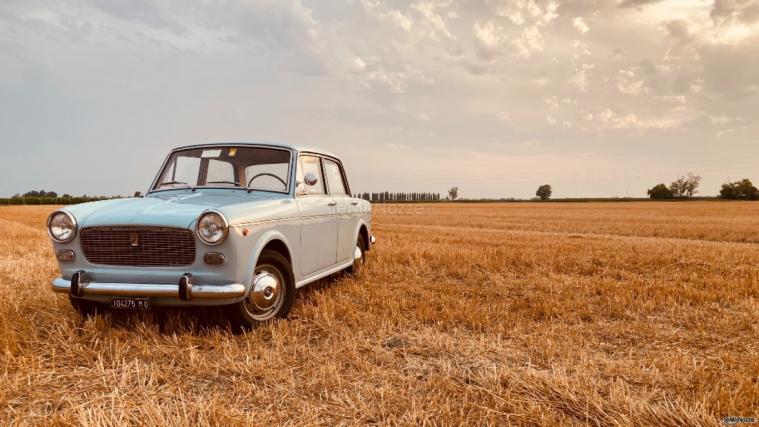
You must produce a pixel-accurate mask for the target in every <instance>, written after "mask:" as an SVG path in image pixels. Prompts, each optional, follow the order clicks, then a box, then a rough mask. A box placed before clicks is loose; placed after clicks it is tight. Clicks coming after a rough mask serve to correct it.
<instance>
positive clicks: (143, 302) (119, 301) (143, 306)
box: [111, 298, 150, 310]
mask: <svg viewBox="0 0 759 427" xmlns="http://www.w3.org/2000/svg"><path fill="white" fill-rule="evenodd" d="M111 308H120V309H127V310H150V300H149V299H147V298H114V299H112V300H111Z"/></svg>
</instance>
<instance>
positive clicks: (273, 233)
mask: <svg viewBox="0 0 759 427" xmlns="http://www.w3.org/2000/svg"><path fill="white" fill-rule="evenodd" d="M273 240H280V241H281V242H282V243H284V244H285V247H287V252H288V253H289V254H290V264H291V265H290V268H291V270H292V274H293V277H294V278H297V277H298V265H299V264H298V256H297V254H296V253H295V251H293V245H292V244H291V243H290V241H289V240H288V239H287V237H285V235H284V234H282V233H281V232H280V231H279V230H275V229H270V230H267V231H265V232H264V233H263V234H262V235H261V237H260V238H259V239H258V241H257V242H256V245H255V246H254V247H253V251H251V254H250V257H249V259H248V267H247V269H246V270H245V271H246V276H245V279H244V284H245V286H246V287H247V288H248V289H250V286H251V284H252V283H253V272H254V271H255V269H256V264H258V258H260V257H261V252H263V250H264V247H266V245H267V244H269V242H271V241H273Z"/></svg>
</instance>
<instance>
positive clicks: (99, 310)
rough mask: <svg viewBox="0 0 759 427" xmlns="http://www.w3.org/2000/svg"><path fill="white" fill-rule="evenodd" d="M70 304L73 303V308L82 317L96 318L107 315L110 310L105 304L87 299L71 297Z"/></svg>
mask: <svg viewBox="0 0 759 427" xmlns="http://www.w3.org/2000/svg"><path fill="white" fill-rule="evenodd" d="M69 302H71V307H73V308H74V310H76V312H77V313H79V314H80V315H81V316H82V317H94V316H97V315H98V314H103V313H105V312H106V310H107V309H108V307H107V306H106V305H105V304H102V303H99V302H95V301H87V300H86V299H81V298H76V297H72V296H71V295H69Z"/></svg>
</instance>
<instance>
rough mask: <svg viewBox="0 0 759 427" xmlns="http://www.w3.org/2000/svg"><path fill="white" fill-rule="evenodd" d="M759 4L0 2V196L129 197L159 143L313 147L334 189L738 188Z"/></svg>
mask: <svg viewBox="0 0 759 427" xmlns="http://www.w3.org/2000/svg"><path fill="white" fill-rule="evenodd" d="M757 135H759V0H716V1H715V0H709V1H701V0H692V1H686V0H670V1H667V0H662V1H657V0H578V1H557V0H545V1H544V0H513V1H509V0H479V1H475V0H465V1H452V0H417V1H413V2H412V1H395V0H331V1H315V0H261V1H252V0H249V1H231V0H230V1H220V2H215V1H209V0H205V1H187V0H181V1H180V0H173V1H157V0H155V1H150V0H132V1H129V2H123V1H115V0H114V1H108V0H95V1H67V2H66V1H30V0H18V1H17V0H3V1H2V2H0V149H2V153H0V174H1V175H0V196H7V195H11V194H13V193H16V192H24V191H26V190H29V189H32V188H34V189H39V188H44V189H46V190H56V191H58V192H61V193H62V192H68V193H77V194H79V193H87V194H131V193H132V192H134V191H135V190H141V191H144V190H145V189H146V187H147V186H148V185H149V183H150V181H151V180H152V178H153V176H154V174H155V173H156V170H157V168H158V167H159V166H160V164H161V162H162V161H163V158H164V156H165V154H166V153H167V152H168V150H169V149H171V148H172V147H175V146H179V145H187V144H194V143H202V142H210V141H260V140H268V141H283V142H290V143H302V144H310V145H318V146H323V147H326V148H328V149H329V150H331V151H333V152H335V153H337V154H339V155H340V156H341V157H342V158H343V159H344V161H345V163H346V166H347V168H348V173H349V176H350V178H351V182H352V187H353V190H354V191H380V190H386V189H387V190H390V191H436V192H445V191H446V190H447V189H448V188H449V187H451V186H454V185H456V186H458V187H459V188H460V194H461V195H462V196H464V197H531V196H533V195H534V192H535V189H536V188H537V186H538V185H539V184H544V183H549V184H552V185H553V188H554V195H555V196H556V197H575V196H644V195H645V191H646V189H647V188H648V187H650V186H652V185H653V184H655V183H658V182H662V181H664V182H667V183H669V182H670V181H672V179H673V178H675V177H676V176H678V175H682V174H685V173H687V172H695V173H698V174H701V175H703V177H704V180H703V183H702V194H705V195H713V194H716V193H717V191H718V189H719V184H720V183H722V182H724V181H725V180H728V179H732V180H736V179H739V178H744V177H749V178H753V179H754V181H755V182H756V181H759V167H757V166H759V138H757Z"/></svg>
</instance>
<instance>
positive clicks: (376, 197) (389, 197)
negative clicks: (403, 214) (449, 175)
mask: <svg viewBox="0 0 759 427" xmlns="http://www.w3.org/2000/svg"><path fill="white" fill-rule="evenodd" d="M354 197H356V198H359V199H364V200H368V201H370V202H377V203H383V202H436V201H438V200H440V194H439V193H391V192H389V191H385V192H381V193H359V194H356V195H354Z"/></svg>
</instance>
